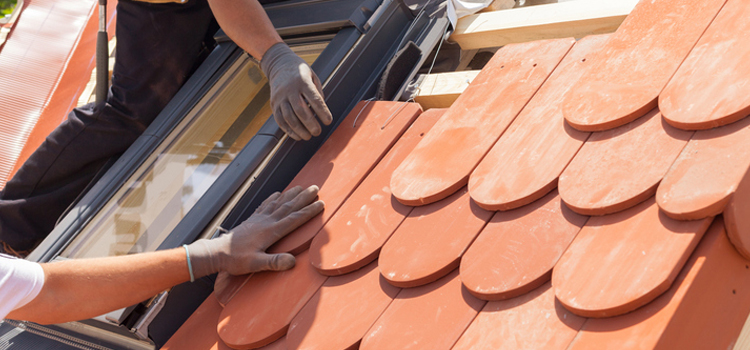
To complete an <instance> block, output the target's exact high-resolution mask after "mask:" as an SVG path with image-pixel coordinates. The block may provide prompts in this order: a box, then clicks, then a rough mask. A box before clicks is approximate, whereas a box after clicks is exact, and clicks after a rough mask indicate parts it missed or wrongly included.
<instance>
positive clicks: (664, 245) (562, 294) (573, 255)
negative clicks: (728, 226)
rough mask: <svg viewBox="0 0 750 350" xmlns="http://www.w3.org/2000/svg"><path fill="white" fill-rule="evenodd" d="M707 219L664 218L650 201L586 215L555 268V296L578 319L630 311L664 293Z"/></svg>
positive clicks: (704, 229) (700, 235)
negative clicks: (619, 209)
mask: <svg viewBox="0 0 750 350" xmlns="http://www.w3.org/2000/svg"><path fill="white" fill-rule="evenodd" d="M711 221H712V220H711V219H703V220H696V221H677V220H673V219H670V218H669V217H667V216H666V215H664V214H663V213H661V211H660V210H659V207H658V206H656V203H655V201H654V199H653V198H651V199H649V200H648V201H645V202H643V203H641V204H639V205H637V206H635V207H633V208H630V209H628V210H625V211H621V212H619V213H616V214H611V215H607V216H600V217H592V218H591V219H589V221H588V222H587V223H586V225H585V226H584V227H583V229H581V232H579V233H578V236H576V238H575V240H574V241H573V243H572V244H571V245H570V247H569V248H568V250H566V251H565V253H564V254H563V256H562V257H561V258H560V261H559V262H558V263H557V265H555V268H554V270H553V272H552V285H553V286H554V287H555V295H556V296H557V298H558V299H559V300H560V302H561V303H562V304H563V305H565V307H566V308H567V309H569V310H571V311H573V312H574V313H576V314H578V315H581V316H584V317H611V316H617V315H621V314H624V313H626V312H630V311H633V310H635V309H637V308H639V307H641V306H643V305H645V304H647V303H648V302H650V301H652V300H654V299H655V298H656V297H658V296H659V295H660V294H662V293H664V291H666V290H667V289H669V286H670V285H671V284H672V282H673V281H674V279H675V277H677V274H678V273H679V272H680V270H681V269H682V267H683V266H684V265H685V262H686V261H687V259H688V257H689V256H690V254H691V253H692V252H693V249H694V248H695V246H696V245H697V244H698V241H700V239H701V237H702V236H703V234H704V233H705V232H706V230H707V229H708V226H709V224H711Z"/></svg>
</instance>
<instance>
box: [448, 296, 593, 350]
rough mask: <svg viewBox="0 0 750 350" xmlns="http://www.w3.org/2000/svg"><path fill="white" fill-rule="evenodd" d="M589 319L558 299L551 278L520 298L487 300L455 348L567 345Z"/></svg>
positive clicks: (510, 349) (495, 349)
mask: <svg viewBox="0 0 750 350" xmlns="http://www.w3.org/2000/svg"><path fill="white" fill-rule="evenodd" d="M585 321H586V319H585V318H583V317H579V316H576V315H575V314H573V313H571V312H570V311H568V310H566V309H565V308H564V307H562V305H560V303H559V302H558V301H556V300H555V293H554V291H553V290H552V287H551V285H550V283H549V282H547V283H544V284H543V285H542V286H540V287H538V288H536V289H534V290H532V291H530V292H529V293H526V294H524V295H523V296H520V297H518V298H513V299H508V300H503V301H491V302H489V303H487V305H485V306H484V308H483V309H482V311H481V312H479V315H477V318H475V319H474V322H472V323H471V325H470V326H469V328H468V329H467V330H466V332H465V333H464V334H463V335H462V336H461V338H460V339H459V340H458V343H456V346H454V347H453V350H476V349H492V350H516V349H565V348H566V347H567V346H568V344H570V342H571V341H572V340H573V338H574V337H575V336H576V334H578V330H579V329H580V328H581V326H582V325H583V323H584V322H585Z"/></svg>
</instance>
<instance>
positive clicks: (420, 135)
mask: <svg viewBox="0 0 750 350" xmlns="http://www.w3.org/2000/svg"><path fill="white" fill-rule="evenodd" d="M422 136H424V133H423V132H420V133H419V137H422ZM745 267H747V266H745Z"/></svg>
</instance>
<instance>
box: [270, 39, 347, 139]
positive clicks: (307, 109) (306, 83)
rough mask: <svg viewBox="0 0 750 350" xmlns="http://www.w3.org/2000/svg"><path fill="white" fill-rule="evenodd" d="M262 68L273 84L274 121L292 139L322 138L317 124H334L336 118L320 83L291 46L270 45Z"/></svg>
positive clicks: (272, 105)
mask: <svg viewBox="0 0 750 350" xmlns="http://www.w3.org/2000/svg"><path fill="white" fill-rule="evenodd" d="M260 68H261V69H262V70H263V73H264V74H265V75H266V77H268V83H269V85H271V110H272V111H273V116H274V119H276V123H277V124H279V127H280V128H281V130H284V132H285V133H287V135H289V137H291V138H293V139H295V140H297V141H299V140H309V139H310V138H311V137H313V136H318V135H320V132H321V130H322V129H321V126H320V123H319V122H318V121H320V122H321V123H323V124H325V125H328V124H331V122H332V121H333V117H332V116H331V111H329V110H328V106H326V103H325V101H324V100H323V89H322V87H321V85H320V80H318V77H317V76H316V75H315V73H314V72H313V71H312V69H310V66H308V65H307V63H305V61H304V60H302V58H300V57H299V56H297V54H295V53H294V52H292V49H290V48H289V46H287V45H286V44H284V43H277V44H275V45H273V46H271V48H270V49H268V50H267V51H266V53H265V54H263V59H261V61H260ZM316 116H317V117H316Z"/></svg>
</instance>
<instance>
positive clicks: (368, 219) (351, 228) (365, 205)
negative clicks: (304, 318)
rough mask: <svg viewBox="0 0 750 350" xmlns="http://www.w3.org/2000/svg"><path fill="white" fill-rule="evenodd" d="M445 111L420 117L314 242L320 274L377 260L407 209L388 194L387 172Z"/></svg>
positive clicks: (345, 270)
mask: <svg viewBox="0 0 750 350" xmlns="http://www.w3.org/2000/svg"><path fill="white" fill-rule="evenodd" d="M444 112H445V109H431V110H428V111H426V112H424V113H422V114H421V115H420V116H419V117H418V118H417V120H416V121H415V122H414V124H412V126H411V127H410V128H409V130H407V131H406V132H405V133H404V135H403V136H401V138H400V139H399V140H398V142H396V144H395V145H394V146H393V148H391V150H390V151H388V154H386V156H385V157H383V159H382V160H381V161H380V162H379V163H378V165H377V166H376V167H375V169H373V171H372V172H371V173H370V174H369V175H368V176H367V178H366V179H365V180H364V181H362V184H360V185H359V187H357V189H356V190H355V191H354V193H352V195H351V196H350V197H349V198H348V199H347V201H346V202H345V203H344V204H343V205H342V206H341V207H340V208H339V210H338V211H337V212H336V214H335V215H333V217H331V219H330V220H329V221H328V223H326V225H325V226H324V227H323V229H321V230H320V232H319V233H318V234H317V235H316V236H315V238H313V241H312V243H311V246H310V262H311V263H312V264H313V266H315V268H317V269H318V271H320V273H322V274H324V275H331V276H335V275H340V274H345V273H349V272H352V271H354V270H356V269H358V268H361V267H363V266H365V265H367V264H369V263H370V262H372V261H374V260H375V259H377V257H378V254H379V253H380V248H381V247H382V246H383V244H385V242H386V240H388V238H389V237H390V236H391V234H392V233H393V231H395V230H396V228H397V227H398V226H399V225H400V224H401V222H402V221H403V220H404V218H406V216H407V215H409V213H410V212H411V210H412V207H408V206H406V205H403V204H401V203H399V202H398V201H396V200H395V199H394V198H393V196H392V195H391V190H390V187H388V183H389V182H390V180H391V173H393V169H395V168H396V166H398V165H399V164H401V162H402V161H403V160H404V158H405V157H406V156H407V155H408V154H409V152H411V150H412V149H414V146H415V145H416V144H417V142H419V140H420V139H421V138H422V136H424V133H426V132H427V131H428V130H429V129H430V128H431V127H432V126H433V125H435V122H436V121H437V120H438V119H439V118H440V116H442V115H443V113H444Z"/></svg>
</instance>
